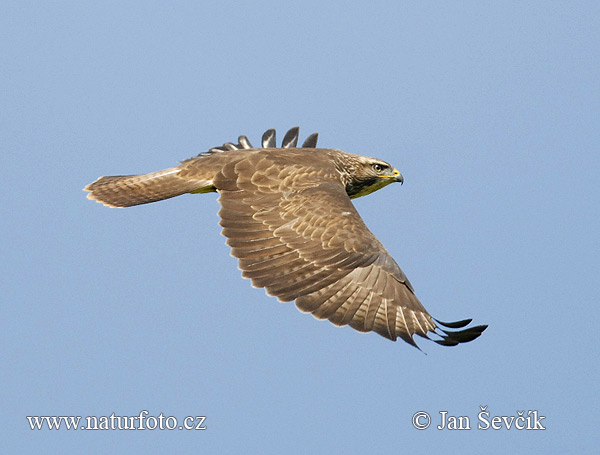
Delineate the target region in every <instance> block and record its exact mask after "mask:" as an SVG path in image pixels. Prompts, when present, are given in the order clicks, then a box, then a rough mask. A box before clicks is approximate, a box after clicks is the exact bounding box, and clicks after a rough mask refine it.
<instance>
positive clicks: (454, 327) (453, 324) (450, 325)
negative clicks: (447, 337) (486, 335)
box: [434, 318, 473, 329]
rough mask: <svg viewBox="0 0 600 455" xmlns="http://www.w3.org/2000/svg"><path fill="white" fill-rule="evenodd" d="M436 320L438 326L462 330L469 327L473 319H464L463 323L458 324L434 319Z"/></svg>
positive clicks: (457, 322) (458, 322)
mask: <svg viewBox="0 0 600 455" xmlns="http://www.w3.org/2000/svg"><path fill="white" fill-rule="evenodd" d="M434 320H435V322H437V323H438V324H440V325H443V326H444V327H448V328H449V329H461V328H463V327H466V326H467V325H469V324H470V323H471V321H472V320H473V319H463V320H462V321H456V322H442V321H440V320H438V319H435V318H434Z"/></svg>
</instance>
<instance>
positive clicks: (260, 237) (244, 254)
mask: <svg viewBox="0 0 600 455" xmlns="http://www.w3.org/2000/svg"><path fill="white" fill-rule="evenodd" d="M298 132H299V128H298V127H296V128H292V129H291V130H289V131H288V132H287V134H286V135H285V137H284V139H283V143H282V145H281V147H277V145H276V142H275V141H276V139H275V130H268V131H267V132H265V133H264V135H263V137H262V147H254V146H252V144H251V143H250V141H249V140H248V138H247V137H246V136H240V137H239V138H238V143H237V144H233V143H231V142H228V143H225V144H223V145H222V146H220V147H213V148H211V149H210V150H208V152H205V153H200V154H199V155H198V156H196V157H194V158H190V159H188V160H185V161H182V162H181V164H180V165H179V166H176V167H172V168H169V169H165V170H162V171H158V172H151V173H149V174H143V175H119V176H111V177H100V178H99V179H98V180H96V181H95V182H93V183H91V184H89V185H87V186H86V187H85V190H86V191H89V194H88V195H87V197H88V198H89V199H95V200H96V201H98V202H101V203H102V204H104V205H107V206H109V207H129V206H133V205H138V204H146V203H149V202H155V201H159V200H162V199H168V198H171V197H174V196H179V195H181V194H184V193H208V192H217V193H219V202H220V203H221V210H220V211H219V216H220V218H221V221H220V225H221V226H222V227H223V235H224V236H225V237H226V238H227V244H228V245H229V246H230V247H231V249H232V255H233V256H235V257H236V258H238V259H239V267H240V269H241V270H242V275H243V276H244V277H245V278H250V279H251V280H252V284H253V285H254V286H256V287H262V288H265V289H266V292H267V294H269V295H272V296H276V297H277V298H278V299H279V300H280V301H283V302H288V301H294V302H295V304H296V306H297V307H298V309H299V310H300V311H302V312H306V313H311V314H312V315H313V316H315V317H316V318H318V319H328V320H329V321H331V322H332V323H333V324H335V325H338V326H343V325H350V326H351V327H352V328H354V329H356V330H358V331H360V332H369V331H375V332H377V333H378V334H380V335H382V336H384V337H386V338H389V339H390V340H392V341H396V339H397V338H398V337H400V338H402V339H403V340H404V341H406V342H407V343H409V344H411V345H413V346H415V347H417V348H418V346H417V344H416V343H415V341H414V339H413V337H414V335H415V334H416V335H419V336H421V337H424V338H427V339H431V340H433V341H435V342H436V343H439V344H441V345H444V346H455V345H457V344H459V343H465V342H468V341H471V340H474V339H475V338H477V337H478V336H479V335H481V333H482V332H483V331H484V330H485V329H486V327H487V326H485V325H479V326H476V327H470V328H465V327H466V326H467V325H468V324H469V323H470V322H471V319H466V320H462V321H457V322H450V323H449V322H441V321H439V320H437V319H434V318H433V317H432V316H431V315H430V314H429V313H428V312H427V310H426V309H425V308H424V307H423V305H422V304H421V302H420V301H419V300H418V299H417V297H416V296H415V293H414V290H413V287H412V285H411V284H410V282H409V281H408V279H407V278H406V276H405V275H404V273H403V272H402V270H401V269H400V267H399V266H398V264H396V262H395V261H394V259H393V258H392V256H391V255H390V254H389V253H388V252H387V250H386V249H385V248H384V246H383V245H382V244H381V242H380V241H379V240H378V239H377V238H376V237H375V236H374V235H373V234H372V233H371V231H369V229H368V228H367V226H366V225H365V223H364V222H363V220H362V218H361V217H360V215H359V214H358V212H357V211H356V209H355V207H354V205H353V204H352V201H351V199H353V198H357V197H360V196H364V195H367V194H370V193H372V192H373V191H377V190H378V189H380V188H383V187H384V186H387V185H389V184H391V183H393V182H400V183H403V177H402V175H401V174H400V172H399V171H398V170H396V169H395V168H394V167H393V166H391V165H390V164H388V163H386V162H385V161H382V160H379V159H375V158H368V157H364V156H360V155H354V154H350V153H345V152H342V151H341V150H335V149H325V148H317V137H318V135H317V133H314V134H311V135H310V136H309V137H308V138H307V139H306V140H305V141H304V143H303V144H302V146H301V147H298V146H297V143H298Z"/></svg>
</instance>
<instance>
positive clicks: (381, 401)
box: [0, 0, 600, 454]
mask: <svg viewBox="0 0 600 455" xmlns="http://www.w3.org/2000/svg"><path fill="white" fill-rule="evenodd" d="M599 5H600V4H599V3H598V2H593V1H590V2H583V1H574V2H555V1H540V2H520V1H516V2H512V1H502V2H497V1H494V2H492V1H489V2H488V1H461V2H441V1H440V2H426V1H425V2H421V1H419V2H416V1H414V2H412V1H411V2H406V1H388V2H381V1H371V2H352V1H350V2H348V1H330V2H325V1H318V2H311V1H305V2H283V1H277V2H275V1H257V2H230V1H223V0H220V1H197V2H147V1H144V2H122V1H119V2H75V1H73V2H43V1H32V2H27V1H18V2H12V1H4V2H3V3H2V6H1V8H0V9H1V14H0V48H1V65H0V146H1V150H0V151H1V153H0V161H1V166H2V177H1V178H0V207H1V209H0V210H1V211H2V217H1V219H0V233H1V239H2V240H1V243H0V257H1V262H0V267H1V273H0V299H1V305H2V313H1V318H0V328H1V330H0V349H1V356H2V361H1V365H2V366H1V370H2V374H1V384H2V388H1V393H2V397H1V404H2V405H1V408H2V416H1V419H2V420H1V422H0V428H1V430H0V433H1V434H2V446H3V449H2V450H3V451H5V453H42V452H43V453H91V454H96V453H98V454H100V453H141V452H144V453H192V452H194V453H342V452H343V453H380V452H381V453H382V452H386V453H396V452H398V453H408V452H418V453H423V452H424V451H428V452H441V451H442V452H444V453H458V452H459V451H460V452H462V453H475V452H480V451H484V452H485V453H491V454H505V453H565V452H568V453H580V454H586V453H597V450H598V446H599V445H600V441H599V439H600V436H599V434H600V433H599V431H598V425H599V418H598V412H599V411H598V405H599V399H598V396H599V390H598V381H599V367H598V360H599V358H600V350H599V347H598V330H597V323H598V301H599V297H600V295H599V294H600V293H599V291H598V287H599V285H598V280H599V276H600V268H599V266H598V253H599V250H600V243H599V241H598V237H599V236H598V234H599V232H600V223H599V207H600V204H599V202H600V201H599V199H600V198H599V195H600V185H599V184H598V179H599V176H600V172H599V171H600V166H599V165H600V159H599V154H600V147H599V146H600V125H599V123H600V122H599V119H600V6H599ZM295 125H299V126H300V127H301V140H303V139H304V138H305V137H306V136H307V135H308V134H310V133H312V132H314V131H318V132H319V133H320V138H319V144H320V145H321V146H323V147H332V148H339V149H342V150H345V151H347V152H353V153H358V154H363V155H370V156H376V157H378V158H381V159H384V160H386V161H389V162H391V163H392V164H394V165H395V166H396V167H397V168H398V169H400V171H401V172H402V173H403V175H404V177H405V183H404V185H403V186H400V185H392V186H391V187H388V188H385V189H384V190H382V191H380V192H377V193H375V194H373V195H371V196H368V197H366V198H363V199H361V200H358V201H357V202H356V205H357V208H358V210H359V211H360V213H361V215H362V216H363V218H364V219H365V221H366V223H367V225H368V226H369V227H370V228H371V230H372V231H373V232H374V233H375V234H376V235H377V236H378V237H379V238H380V240H381V241H382V242H383V243H384V245H386V247H387V248H388V250H389V251H390V253H391V254H392V255H393V256H394V257H395V258H396V260H397V262H398V263H399V264H400V266H401V267H402V268H403V269H404V271H405V273H406V274H407V275H408V277H409V278H410V280H411V282H412V284H413V285H414V287H415V288H416V292H417V295H418V296H419V297H420V299H421V300H422V302H423V303H424V305H425V306H426V308H427V309H428V310H429V311H430V312H431V313H432V314H433V315H434V316H435V317H437V318H439V319H441V320H458V319H462V318H467V317H473V318H474V320H475V322H476V323H486V324H489V326H490V327H489V329H488V330H487V331H486V332H485V333H484V334H483V336H482V337H481V338H479V339H478V340H477V341H475V342H473V343H469V344H466V345H461V346H458V347H455V348H444V347H441V346H438V345H436V344H434V343H431V342H426V341H425V340H421V339H418V340H417V341H418V342H419V344H420V345H421V347H422V349H423V350H424V351H425V352H426V354H423V353H422V352H420V351H418V350H417V349H414V348H412V347H410V346H408V345H407V344H405V343H403V342H397V343H392V342H390V341H388V340H386V339H384V338H382V337H380V336H378V335H375V334H372V333H371V334H360V333H358V332H355V331H354V330H352V329H350V328H337V327H335V326H333V325H331V324H330V323H328V322H326V321H325V322H320V321H317V320H315V319H314V318H313V317H311V316H310V315H303V314H301V313H299V312H298V311H297V310H296V309H295V307H294V305H293V304H291V303H287V304H284V303H279V302H278V301H277V300H276V299H273V298H270V297H267V296H266V295H265V293H264V292H263V290H260V289H253V288H252V287H251V286H250V282H249V281H248V280H243V279H241V277H240V272H239V271H238V270H237V267H236V265H237V264H236V260H235V259H234V258H232V257H230V255H229V249H228V247H227V246H226V245H225V239H224V238H223V237H222V236H221V235H220V227H219V226H218V218H217V211H218V209H219V206H218V203H217V197H216V195H214V194H210V195H193V196H192V195H186V196H183V197H180V198H176V199H172V200H169V201H164V202H160V203H156V204H150V205H146V206H140V207H135V208H131V209H124V210H116V209H108V208H106V207H103V206H101V205H99V204H96V203H94V202H91V201H89V200H87V199H86V198H85V194H84V192H82V190H81V189H82V188H83V187H84V186H85V185H86V184H87V183H89V182H91V181H93V180H95V179H96V178H97V177H98V176H100V175H111V174H129V173H142V172H149V171H154V170H158V169H162V168H166V167H170V166H172V165H175V164H176V163H177V162H178V161H179V160H183V159H185V158H188V157H190V156H193V155H196V154H197V153H199V152H203V151H206V150H207V149H208V148H210V147H212V146H215V145H220V144H222V143H223V142H226V141H231V140H235V139H237V136H238V135H240V134H246V135H248V137H249V138H250V139H251V141H253V142H254V143H255V144H257V143H259V142H260V136H261V134H262V133H263V132H264V131H265V130H266V129H268V128H277V129H278V132H279V139H281V138H282V136H283V133H284V132H285V131H286V130H287V129H288V128H290V127H292V126H295ZM486 405H487V406H488V408H487V409H488V410H489V411H490V414H491V415H492V416H493V415H498V416H511V415H517V414H516V413H517V411H519V410H524V411H525V413H526V412H527V411H528V410H538V411H539V414H540V415H543V416H545V417H546V418H545V420H544V421H543V422H544V424H545V426H546V428H547V429H546V430H545V431H518V430H515V429H511V430H505V429H504V430H498V431H493V430H478V429H477V423H478V421H477V414H478V412H479V411H480V406H486ZM142 410H148V412H149V415H151V416H157V415H159V414H160V413H163V414H164V415H165V416H175V417H177V418H179V419H183V418H184V417H185V416H196V415H199V416H206V417H207V418H206V421H205V425H206V427H207V429H206V430H205V431H178V430H173V431H166V430H165V431H158V430H156V431H67V430H60V431H49V430H43V431H31V430H30V429H29V426H28V423H27V420H26V418H25V416H28V415H44V416H47V415H50V416H52V415H56V416H69V415H75V416H76V415H81V416H87V415H97V416H103V415H104V416H106V415H110V414H111V413H113V412H114V413H115V414H116V415H121V416H134V415H138V414H139V413H140V411H142ZM417 411H427V412H429V413H430V414H431V415H432V421H433V423H432V425H431V427H430V428H428V429H427V430H423V431H419V430H416V429H415V428H413V425H412V423H411V419H412V416H413V414H414V413H416V412H417ZM441 411H447V412H448V415H453V416H468V417H470V419H471V426H472V429H471V430H465V431H448V430H437V429H435V426H436V425H437V424H438V423H439V420H440V415H439V413H440V412H441Z"/></svg>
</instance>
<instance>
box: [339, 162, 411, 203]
mask: <svg viewBox="0 0 600 455" xmlns="http://www.w3.org/2000/svg"><path fill="white" fill-rule="evenodd" d="M353 158H354V159H353V160H352V163H351V165H350V166H348V168H347V169H348V171H349V172H348V173H347V175H348V177H347V180H346V192H347V193H348V196H350V198H352V199H354V198H357V197H361V196H366V195H367V194H371V193H372V192H374V191H377V190H379V189H381V188H383V187H384V186H387V185H389V184H390V183H394V182H400V183H403V182H404V177H402V174H400V171H398V169H396V168H394V166H392V165H391V164H389V163H386V162H385V161H382V160H378V159H376V158H367V157H364V156H358V155H355V157H353Z"/></svg>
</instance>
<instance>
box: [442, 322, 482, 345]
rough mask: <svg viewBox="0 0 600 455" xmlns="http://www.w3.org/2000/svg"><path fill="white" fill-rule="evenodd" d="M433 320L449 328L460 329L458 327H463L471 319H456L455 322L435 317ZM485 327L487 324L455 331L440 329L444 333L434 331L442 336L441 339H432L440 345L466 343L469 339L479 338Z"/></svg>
mask: <svg viewBox="0 0 600 455" xmlns="http://www.w3.org/2000/svg"><path fill="white" fill-rule="evenodd" d="M435 321H436V322H437V323H439V324H440V325H442V326H444V327H447V328H450V329H460V328H463V327H465V326H466V325H468V324H469V323H470V322H471V321H472V320H471V319H465V320H462V321H456V322H441V321H438V320H437V319H436V320H435ZM487 328H488V326H487V325H477V326H475V327H469V328H467V329H463V330H456V331H451V330H444V329H440V331H441V332H443V333H444V334H443V335H442V334H440V333H438V332H436V333H437V334H438V335H440V336H441V337H442V339H441V340H433V341H435V342H436V343H437V344H440V345H442V346H456V345H458V344H461V343H468V342H469V341H473V340H474V339H476V338H479V336H480V335H481V334H482V333H483V331H484V330H485V329H487Z"/></svg>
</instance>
